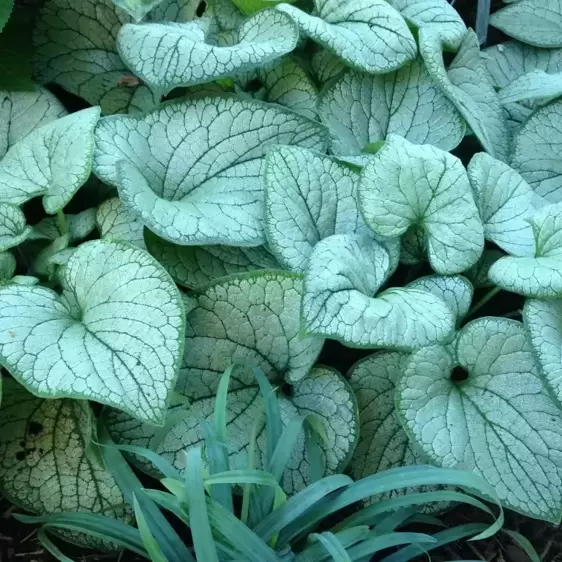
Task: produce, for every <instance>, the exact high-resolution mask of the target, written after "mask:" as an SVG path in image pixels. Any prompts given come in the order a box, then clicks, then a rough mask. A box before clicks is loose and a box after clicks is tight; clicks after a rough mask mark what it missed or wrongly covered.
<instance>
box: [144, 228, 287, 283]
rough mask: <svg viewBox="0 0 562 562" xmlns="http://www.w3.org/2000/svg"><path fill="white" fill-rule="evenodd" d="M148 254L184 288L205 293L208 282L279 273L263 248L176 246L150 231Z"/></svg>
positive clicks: (148, 234)
mask: <svg viewBox="0 0 562 562" xmlns="http://www.w3.org/2000/svg"><path fill="white" fill-rule="evenodd" d="M145 240H146V245H147V247H148V251H149V252H150V253H151V254H152V255H153V256H154V257H155V258H156V259H157V260H158V261H159V263H160V264H161V265H162V266H163V267H164V269H166V271H167V272H168V273H169V274H170V275H171V276H172V278H173V279H174V280H175V281H176V283H179V284H180V285H184V286H185V287H189V288H191V289H194V290H202V289H204V288H205V287H206V286H207V285H208V284H209V283H210V282H211V281H213V280H215V279H218V278H220V277H226V276H227V275H233V274H235V273H245V272H247V271H256V270H258V269H280V268H279V264H278V263H277V261H276V259H275V258H274V257H273V256H272V254H271V253H270V252H269V251H268V249H267V248H266V247H264V246H259V247H257V248H237V247H236V246H176V245H175V244H172V243H170V242H166V240H162V238H158V236H156V235H155V234H152V233H151V232H150V231H148V232H147V233H146V236H145Z"/></svg>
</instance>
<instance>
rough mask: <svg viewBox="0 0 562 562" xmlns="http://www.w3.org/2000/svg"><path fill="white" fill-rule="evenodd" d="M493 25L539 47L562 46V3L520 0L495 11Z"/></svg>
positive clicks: (556, 1) (491, 23) (557, 0)
mask: <svg viewBox="0 0 562 562" xmlns="http://www.w3.org/2000/svg"><path fill="white" fill-rule="evenodd" d="M490 25H493V26H494V27H497V28H498V29H501V30H502V31H503V32H504V33H505V34H507V35H509V36H511V37H513V38H514V39H518V40H519V41H523V43H529V44H530V45H535V46H536V47H544V48H547V49H548V48H550V49H551V48H554V47H562V2H561V1H560V0H518V1H517V2H513V3H512V4H510V5H509V6H505V7H504V8H503V9H501V10H499V11H498V12H495V13H494V14H492V16H491V17H490Z"/></svg>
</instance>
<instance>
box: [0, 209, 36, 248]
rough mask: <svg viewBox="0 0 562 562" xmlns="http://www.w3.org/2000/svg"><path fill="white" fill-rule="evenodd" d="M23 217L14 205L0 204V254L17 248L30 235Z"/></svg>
mask: <svg viewBox="0 0 562 562" xmlns="http://www.w3.org/2000/svg"><path fill="white" fill-rule="evenodd" d="M31 233H32V231H31V227H30V226H27V224H26V220H25V215H24V214H23V212H22V211H21V209H20V208H19V207H17V206H16V205H10V204H9V203H0V252H4V251H6V250H9V249H10V248H13V247H14V246H18V245H19V244H21V243H22V242H23V241H24V240H26V239H27V238H29V236H30V235H31Z"/></svg>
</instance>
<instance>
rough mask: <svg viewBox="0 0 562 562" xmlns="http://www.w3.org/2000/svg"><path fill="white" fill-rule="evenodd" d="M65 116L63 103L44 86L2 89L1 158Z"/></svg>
mask: <svg viewBox="0 0 562 562" xmlns="http://www.w3.org/2000/svg"><path fill="white" fill-rule="evenodd" d="M63 115H66V110H65V108H64V106H63V105H62V104H61V103H60V102H59V100H58V99H57V98H56V97H55V96H54V95H53V94H51V92H49V90H47V89H45V88H40V87H37V88H36V89H35V90H34V91H32V92H0V158H3V157H4V156H5V154H6V152H8V149H9V148H10V147H11V146H13V145H14V144H16V142H18V141H19V140H21V139H23V138H25V137H26V136H27V135H29V133H31V132H32V131H33V130H35V129H37V128H39V127H41V126H42V125H46V124H47V123H50V122H51V121H54V120H55V119H58V118H59V117H62V116H63Z"/></svg>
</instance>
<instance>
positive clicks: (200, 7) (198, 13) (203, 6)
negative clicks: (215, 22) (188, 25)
mask: <svg viewBox="0 0 562 562" xmlns="http://www.w3.org/2000/svg"><path fill="white" fill-rule="evenodd" d="M206 11H207V2H205V0H202V2H199V5H198V6H197V9H196V10H195V15H196V16H197V17H198V18H200V17H202V16H203V14H204V13H205V12H206Z"/></svg>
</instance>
